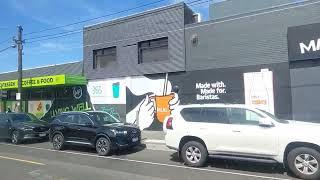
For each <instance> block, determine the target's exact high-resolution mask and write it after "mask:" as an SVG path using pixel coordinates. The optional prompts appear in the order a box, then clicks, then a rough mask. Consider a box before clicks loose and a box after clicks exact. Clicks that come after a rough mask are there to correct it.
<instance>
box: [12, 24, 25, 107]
mask: <svg viewBox="0 0 320 180" xmlns="http://www.w3.org/2000/svg"><path fill="white" fill-rule="evenodd" d="M22 31H23V29H22V26H20V25H19V26H17V37H18V39H14V41H15V44H16V47H17V49H18V94H17V95H16V99H17V100H19V112H22V50H23V45H22V44H23V43H24V41H23V40H22Z"/></svg>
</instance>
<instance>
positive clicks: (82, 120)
mask: <svg viewBox="0 0 320 180" xmlns="http://www.w3.org/2000/svg"><path fill="white" fill-rule="evenodd" d="M75 118H76V119H78V123H79V124H80V125H87V124H92V121H91V120H90V119H89V118H88V117H87V116H85V115H82V114H79V115H77V116H76V117H75Z"/></svg>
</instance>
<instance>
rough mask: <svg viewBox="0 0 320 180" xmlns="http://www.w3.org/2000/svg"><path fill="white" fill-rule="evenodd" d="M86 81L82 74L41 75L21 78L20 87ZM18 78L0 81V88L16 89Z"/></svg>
mask: <svg viewBox="0 0 320 180" xmlns="http://www.w3.org/2000/svg"><path fill="white" fill-rule="evenodd" d="M86 83H87V81H86V79H85V78H84V77H83V76H74V75H67V74H60V75H53V76H41V77H32V78H25V79H22V87H42V86H55V85H85V84H86ZM17 88H18V80H8V81H0V89H3V90H4V89H17Z"/></svg>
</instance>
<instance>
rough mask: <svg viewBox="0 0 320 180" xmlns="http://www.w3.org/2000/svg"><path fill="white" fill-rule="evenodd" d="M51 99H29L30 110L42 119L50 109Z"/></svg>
mask: <svg viewBox="0 0 320 180" xmlns="http://www.w3.org/2000/svg"><path fill="white" fill-rule="evenodd" d="M51 105H52V102H51V101H50V100H41V101H28V112H29V113H31V114H33V115H35V116H36V117H37V118H39V119H41V118H42V117H43V116H44V115H45V114H46V113H47V112H48V111H49V109H50V107H51Z"/></svg>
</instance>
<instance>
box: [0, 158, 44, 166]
mask: <svg viewBox="0 0 320 180" xmlns="http://www.w3.org/2000/svg"><path fill="white" fill-rule="evenodd" d="M0 159H8V160H13V161H19V162H25V163H29V164H36V165H41V166H44V165H45V164H43V163H40V162H35V161H29V160H25V159H17V158H12V157H7V156H0Z"/></svg>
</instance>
